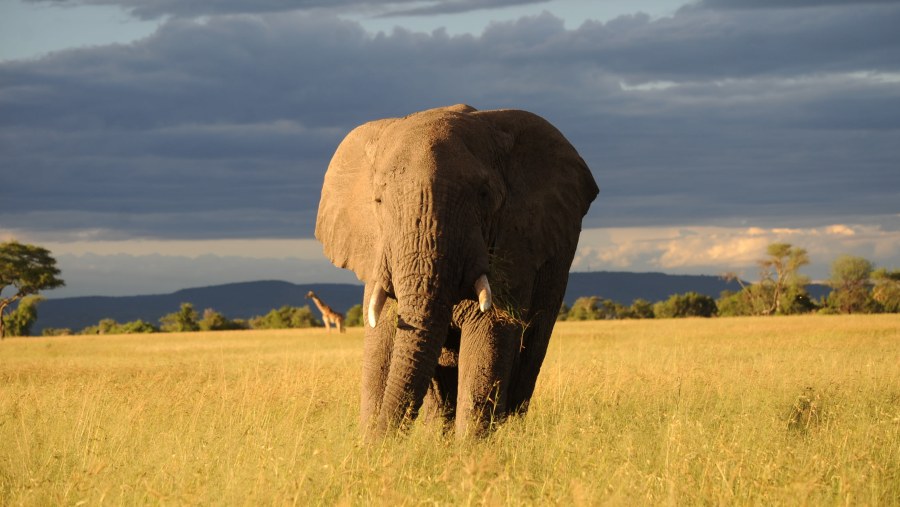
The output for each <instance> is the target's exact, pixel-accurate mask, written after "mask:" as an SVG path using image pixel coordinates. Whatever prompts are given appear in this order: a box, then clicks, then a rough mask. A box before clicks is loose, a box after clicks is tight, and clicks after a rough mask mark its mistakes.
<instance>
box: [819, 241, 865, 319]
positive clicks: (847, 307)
mask: <svg viewBox="0 0 900 507" xmlns="http://www.w3.org/2000/svg"><path fill="white" fill-rule="evenodd" d="M873 269H874V266H873V265H872V263H871V262H869V261H868V260H866V259H863V258H862V257H855V256H852V255H842V256H840V257H838V258H837V259H835V260H834V262H833V263H832V264H831V278H830V280H829V285H831V288H832V291H831V295H830V296H829V297H828V302H829V304H830V305H831V306H832V307H833V308H834V309H836V310H837V311H839V312H841V313H860V312H866V311H871V309H872V308H871V307H872V301H873V300H872V297H871V294H869V278H870V277H871V276H872V270H873Z"/></svg>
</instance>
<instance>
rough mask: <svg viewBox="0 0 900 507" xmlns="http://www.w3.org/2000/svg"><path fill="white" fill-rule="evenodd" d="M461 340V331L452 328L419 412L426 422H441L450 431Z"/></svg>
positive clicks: (454, 410) (454, 414) (453, 414)
mask: <svg viewBox="0 0 900 507" xmlns="http://www.w3.org/2000/svg"><path fill="white" fill-rule="evenodd" d="M459 338H460V330H459V329H456V328H451V329H450V331H449V332H448V333H447V340H446V341H445V342H444V348H443V349H441V357H440V359H439V360H438V365H437V368H436V369H435V372H434V378H432V379H431V384H430V385H429V387H428V393H427V394H426V395H425V401H424V402H423V403H422V408H421V409H420V410H419V414H420V417H422V418H423V419H424V420H425V421H435V420H439V421H441V423H442V424H444V425H445V429H448V430H449V429H450V427H451V426H450V425H449V423H450V422H451V421H453V419H454V417H455V416H456V395H457V385H458V381H459Z"/></svg>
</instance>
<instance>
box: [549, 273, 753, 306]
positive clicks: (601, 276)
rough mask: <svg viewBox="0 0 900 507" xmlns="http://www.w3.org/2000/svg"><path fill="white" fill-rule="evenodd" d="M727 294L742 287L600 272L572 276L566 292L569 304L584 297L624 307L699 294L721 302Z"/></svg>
mask: <svg viewBox="0 0 900 507" xmlns="http://www.w3.org/2000/svg"><path fill="white" fill-rule="evenodd" d="M723 290H730V291H739V290H741V286H740V284H738V283H737V282H735V281H726V280H723V279H722V278H721V277H718V276H709V275H667V274H665V273H628V272H619V271H597V272H591V273H570V274H569V285H568V286H567V288H566V298H565V300H566V303H567V304H570V305H571V304H572V302H573V301H575V300H576V299H578V298H580V297H583V296H600V297H602V298H605V299H612V300H613V301H616V302H618V303H621V304H624V305H630V304H631V302H632V301H634V300H635V299H638V298H641V299H646V300H647V301H650V302H651V303H655V302H656V301H663V300H665V299H668V298H669V296H671V295H672V294H683V293H685V292H697V293H699V294H704V295H707V296H710V297H713V298H718V297H719V294H721V293H722V291H723Z"/></svg>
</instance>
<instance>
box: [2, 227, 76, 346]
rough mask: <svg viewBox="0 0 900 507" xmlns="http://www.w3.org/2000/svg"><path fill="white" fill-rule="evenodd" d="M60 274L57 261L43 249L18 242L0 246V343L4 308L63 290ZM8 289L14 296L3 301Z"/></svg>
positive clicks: (3, 334) (63, 283)
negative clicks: (35, 296)
mask: <svg viewBox="0 0 900 507" xmlns="http://www.w3.org/2000/svg"><path fill="white" fill-rule="evenodd" d="M59 273H60V271H59V269H58V268H57V267H56V259H54V258H53V256H51V255H50V251H49V250H47V249H46V248H42V247H39V246H35V245H26V244H22V243H19V242H18V241H8V242H5V243H0V339H2V338H3V337H4V336H5V330H4V327H3V314H4V312H6V309H7V307H9V305H11V304H13V303H14V302H16V301H18V300H20V299H22V298H25V297H27V296H31V295H35V294H37V293H38V292H40V291H42V290H49V289H55V288H57V287H62V286H63V285H65V284H66V283H65V282H64V281H63V280H62V279H61V278H59ZM7 287H12V288H14V289H15V291H16V292H15V293H14V294H12V295H9V296H5V297H4V296H3V295H2V294H3V291H4V290H6V288H7Z"/></svg>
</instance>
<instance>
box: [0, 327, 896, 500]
mask: <svg viewBox="0 0 900 507" xmlns="http://www.w3.org/2000/svg"><path fill="white" fill-rule="evenodd" d="M361 342H362V340H361V330H360V329H351V330H350V332H349V333H347V334H346V335H343V336H336V335H328V334H326V333H324V332H322V331H243V332H222V333H195V334H182V335H177V334H172V335H169V334H159V335H151V336H133V335H132V336H94V337H59V338H34V339H7V340H6V341H3V342H0V505H20V504H22V505H79V504H88V505H98V504H113V505H119V504H146V503H151V504H157V503H165V504H249V505H256V504H261V503H262V504H299V505H308V504H328V505H331V504H348V505H367V504H391V505H393V504H406V505H419V504H456V505H470V504H489V505H497V504H514V505H520V504H536V503H541V504H545V503H559V504H566V505H569V504H574V505H597V504H613V505H616V504H629V505H633V504H635V503H639V504H677V505H685V504H688V505H694V504H765V505H777V504H791V505H795V504H814V505H834V504H856V505H900V317H897V316H860V317H855V316H853V317H798V318H740V319H713V320H693V319H690V320H660V321H623V322H590V323H562V324H560V325H559V326H558V327H557V330H556V335H555V337H554V339H553V341H552V342H551V345H550V351H549V354H548V357H547V360H546V362H545V363H544V369H543V371H542V373H541V377H540V379H539V381H538V388H537V392H536V395H535V399H534V400H533V403H532V408H531V411H530V412H529V413H528V415H527V416H526V417H524V418H516V419H513V420H511V421H509V422H508V423H507V424H505V425H503V426H502V427H501V428H500V429H499V430H498V431H497V432H496V433H495V434H493V435H492V436H491V437H489V438H487V439H484V440H481V441H474V442H457V441H455V439H453V438H449V437H445V436H443V435H441V434H440V433H439V432H438V430H437V429H436V428H435V427H432V426H428V425H424V424H422V425H417V426H415V427H414V428H413V430H412V431H411V433H410V434H408V435H405V436H403V437H401V438H396V439H389V440H386V441H384V442H382V443H379V444H377V445H365V444H362V443H361V442H360V441H359V438H358V428H357V416H358V392H357V391H358V386H359V367H360V354H361V349H362V347H361V345H362V343H361Z"/></svg>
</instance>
